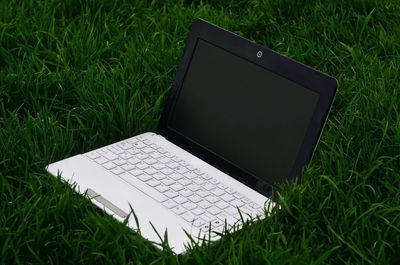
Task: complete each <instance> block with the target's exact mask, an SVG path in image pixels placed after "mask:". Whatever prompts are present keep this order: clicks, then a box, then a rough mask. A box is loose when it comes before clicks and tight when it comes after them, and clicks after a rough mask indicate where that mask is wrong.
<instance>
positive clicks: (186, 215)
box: [181, 212, 196, 223]
mask: <svg viewBox="0 0 400 265" xmlns="http://www.w3.org/2000/svg"><path fill="white" fill-rule="evenodd" d="M181 216H182V218H183V219H185V220H186V221H188V222H189V223H191V222H193V221H194V220H195V219H196V216H194V215H193V214H192V213H191V212H186V213H184V214H182V215H181Z"/></svg>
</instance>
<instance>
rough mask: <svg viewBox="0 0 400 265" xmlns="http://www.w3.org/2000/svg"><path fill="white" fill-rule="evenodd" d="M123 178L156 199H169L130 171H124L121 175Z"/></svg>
mask: <svg viewBox="0 0 400 265" xmlns="http://www.w3.org/2000/svg"><path fill="white" fill-rule="evenodd" d="M119 176H120V177H121V178H122V179H124V180H125V181H127V182H128V183H130V184H131V185H133V186H134V187H136V188H137V189H138V190H140V191H142V192H143V193H145V194H147V195H148V196H150V197H151V198H153V199H155V200H156V201H159V202H163V201H165V200H167V199H168V198H167V197H166V196H164V195H163V194H161V193H160V192H158V191H157V190H155V189H154V188H151V187H149V186H147V185H146V184H145V183H143V182H141V181H140V180H138V179H137V178H135V177H134V176H132V175H131V174H129V173H128V172H124V173H122V174H121V175H119Z"/></svg>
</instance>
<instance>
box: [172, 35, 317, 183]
mask: <svg viewBox="0 0 400 265" xmlns="http://www.w3.org/2000/svg"><path fill="white" fill-rule="evenodd" d="M318 99H319V94H318V93H316V92H314V91H311V90H309V89H307V88H305V87H302V86H300V85H298V84H296V83H294V82H292V81H290V80H288V79H285V78H283V77H281V76H279V75H277V74H275V73H273V72H271V71H268V70H266V69H265V68H263V67H261V66H258V65H256V64H254V63H251V62H249V61H247V60H245V59H243V58H241V57H238V56H236V55H234V54H232V53H230V52H227V51H225V50H223V49H221V48H219V47H217V46H215V45H213V44H210V43H208V42H206V41H203V40H201V39H199V40H198V42H197V45H196V49H195V51H194V54H193V57H192V60H191V63H190V66H189V69H188V72H187V74H186V77H185V80H184V82H183V86H182V89H181V92H180V94H179V98H178V101H177V103H176V106H175V109H174V111H173V115H172V118H171V120H170V121H169V127H171V128H173V129H174V130H176V131H178V132H179V133H181V134H182V135H184V136H185V137H187V138H189V139H191V140H192V141H194V142H196V143H198V144H199V145H201V146H203V147H204V148H207V149H209V150H210V151H212V152H214V153H216V154H217V155H219V156H221V157H222V158H224V159H225V160H227V161H229V162H230V163H232V164H234V165H236V166H238V167H239V168H242V169H244V170H246V171H248V172H250V173H252V174H253V175H254V176H256V177H258V178H260V179H264V180H266V181H268V182H270V183H274V182H281V181H283V180H284V179H286V178H287V177H288V176H289V174H290V171H291V169H292V167H293V165H294V162H295V159H296V157H297V154H298V152H299V150H300V146H301V144H302V143H303V139H304V136H305V134H306V131H307V128H308V126H309V123H310V121H311V118H312V114H313V112H314V109H315V107H316V104H317V102H318Z"/></svg>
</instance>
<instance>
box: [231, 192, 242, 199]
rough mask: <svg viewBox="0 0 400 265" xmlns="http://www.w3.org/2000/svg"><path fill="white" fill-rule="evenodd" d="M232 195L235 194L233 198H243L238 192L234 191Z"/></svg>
mask: <svg viewBox="0 0 400 265" xmlns="http://www.w3.org/2000/svg"><path fill="white" fill-rule="evenodd" d="M233 196H235V198H237V199H241V198H243V195H242V194H240V193H239V192H235V193H234V194H233Z"/></svg>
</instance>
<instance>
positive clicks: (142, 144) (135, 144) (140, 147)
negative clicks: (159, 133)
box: [133, 142, 146, 149]
mask: <svg viewBox="0 0 400 265" xmlns="http://www.w3.org/2000/svg"><path fill="white" fill-rule="evenodd" d="M133 146H134V147H136V148H139V149H142V148H143V147H145V146H146V145H145V144H144V143H142V142H136V143H134V144H133Z"/></svg>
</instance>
